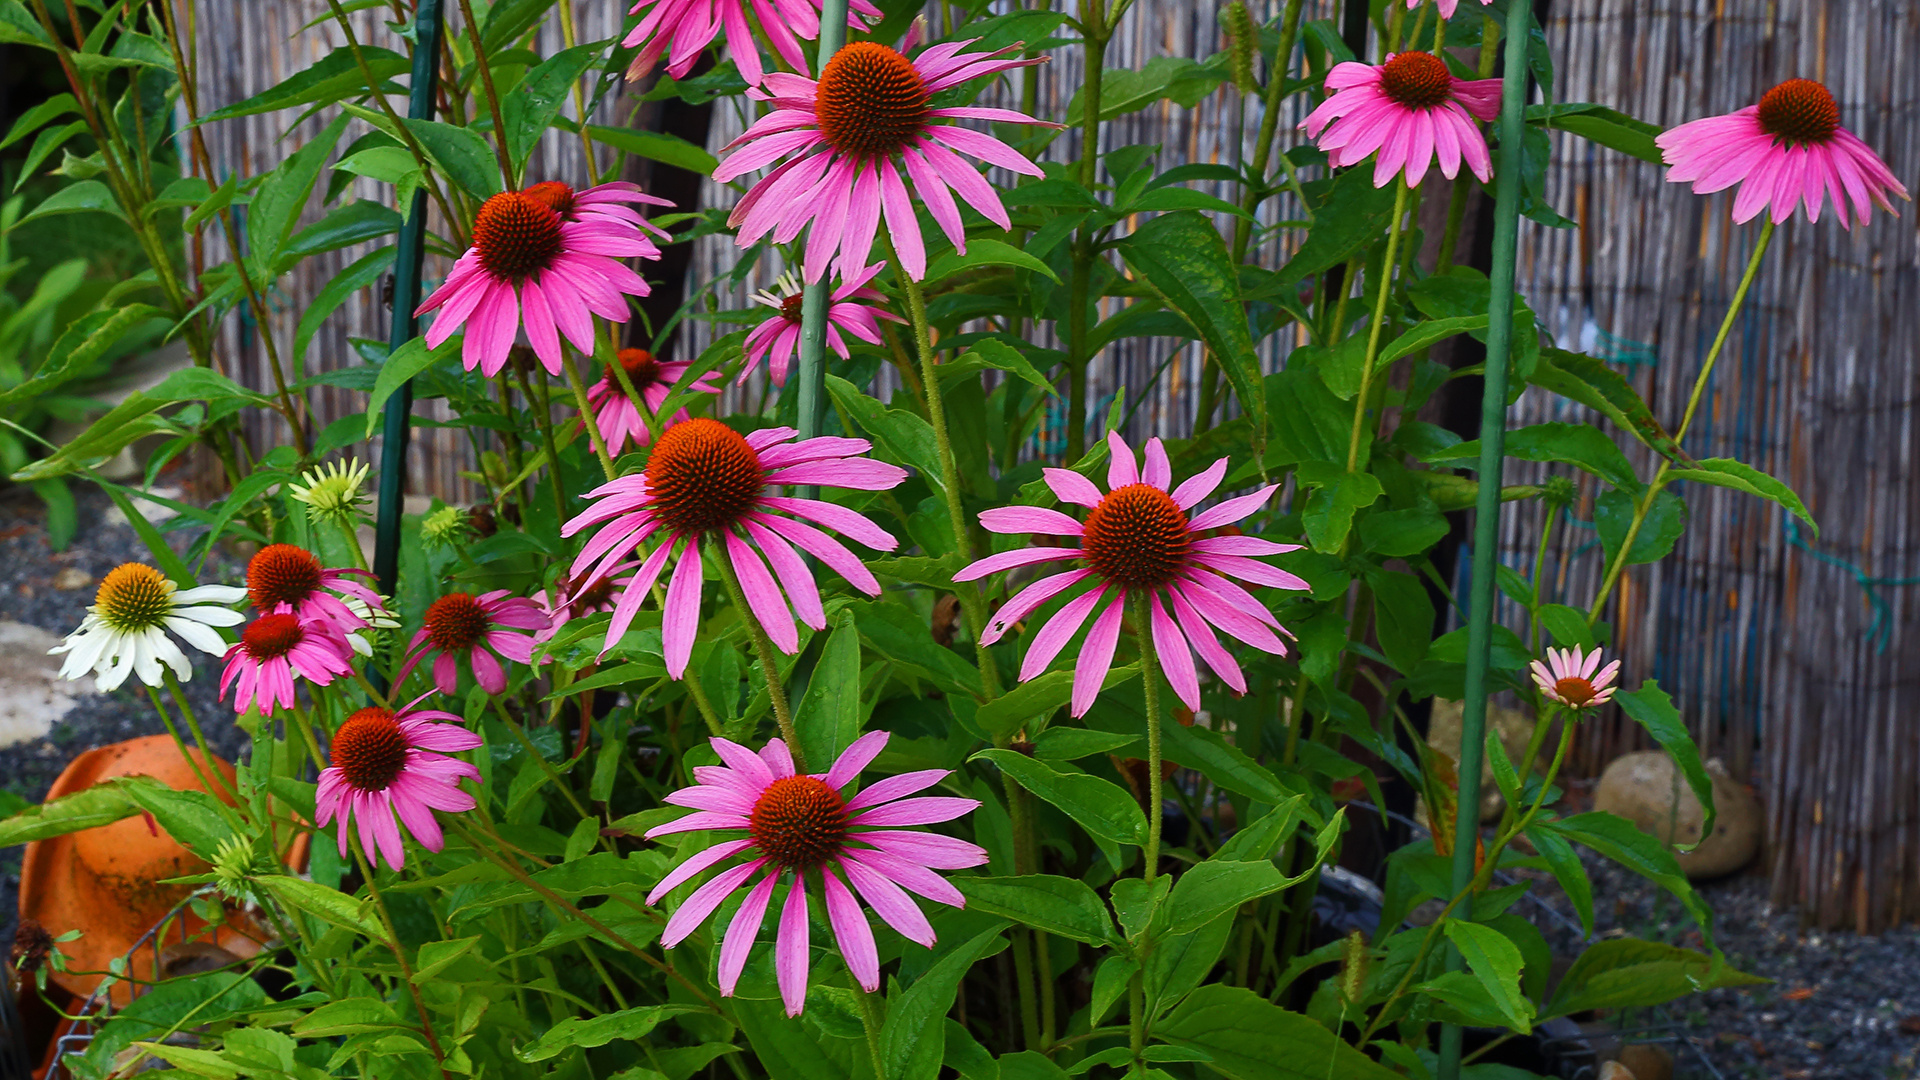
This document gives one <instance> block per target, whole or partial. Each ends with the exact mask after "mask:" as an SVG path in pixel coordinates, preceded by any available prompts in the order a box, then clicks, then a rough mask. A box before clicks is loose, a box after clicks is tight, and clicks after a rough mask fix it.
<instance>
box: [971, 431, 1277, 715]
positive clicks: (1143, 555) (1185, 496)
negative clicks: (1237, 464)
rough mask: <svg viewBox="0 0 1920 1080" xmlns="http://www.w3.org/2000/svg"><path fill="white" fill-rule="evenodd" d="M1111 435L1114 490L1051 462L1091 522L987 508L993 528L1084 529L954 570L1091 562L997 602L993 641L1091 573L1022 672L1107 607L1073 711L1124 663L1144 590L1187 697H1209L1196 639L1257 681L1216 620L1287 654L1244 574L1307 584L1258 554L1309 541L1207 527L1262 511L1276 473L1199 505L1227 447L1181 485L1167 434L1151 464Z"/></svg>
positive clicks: (1051, 483) (1152, 442)
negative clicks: (1244, 490) (1059, 541)
mask: <svg viewBox="0 0 1920 1080" xmlns="http://www.w3.org/2000/svg"><path fill="white" fill-rule="evenodd" d="M1107 446H1108V447H1109V449H1110V450H1111V451H1112V454H1113V458H1112V462H1111V464H1110V465H1109V466H1108V468H1107V488H1108V490H1107V493H1106V494H1104V495H1103V494H1101V493H1100V489H1099V488H1097V487H1095V486H1094V483H1093V481H1091V480H1089V479H1087V478H1086V477H1084V476H1081V475H1080V474H1079V473H1077V472H1073V471H1072V470H1070V469H1047V470H1046V473H1045V475H1046V480H1047V486H1048V487H1050V488H1052V489H1053V493H1054V494H1055V495H1057V496H1059V498H1060V499H1061V500H1062V501H1063V502H1068V503H1072V504H1074V505H1076V506H1083V507H1086V508H1087V510H1088V511H1089V512H1088V514H1087V520H1086V522H1085V523H1084V524H1082V523H1081V522H1079V521H1076V520H1074V519H1073V518H1071V517H1069V516H1067V515H1066V514H1064V513H1061V512H1060V511H1058V510H1050V509H1047V508H1045V507H1039V506H1002V507H999V508H997V509H993V510H987V511H984V512H982V513H981V515H980V524H982V525H984V526H986V527H987V530H988V531H989V532H996V533H1039V534H1042V535H1048V536H1059V537H1073V538H1075V539H1077V540H1078V541H1079V543H1078V545H1077V546H1073V547H1028V548H1020V549H1017V550H1014V551H1007V552H1002V553H1001V554H998V555H989V556H987V557H986V558H984V559H981V560H979V561H977V562H975V563H974V564H973V565H971V566H968V567H966V568H965V569H963V570H961V571H960V572H959V573H957V574H955V575H953V580H955V581H973V580H976V579H978V578H982V577H985V576H987V575H988V574H991V573H995V572H997V571H1001V570H1011V569H1013V568H1014V567H1018V566H1030V565H1033V564H1036V563H1049V562H1067V561H1070V560H1076V559H1078V560H1084V561H1085V562H1086V566H1085V567H1084V568H1082V569H1077V570H1069V571H1067V572H1066V573H1064V574H1055V575H1053V576H1052V577H1048V578H1043V579H1041V580H1039V581H1036V582H1034V583H1033V584H1031V585H1029V586H1027V587H1026V588H1025V589H1022V590H1021V591H1020V592H1019V593H1018V594H1016V595H1015V596H1014V597H1013V598H1012V599H1010V600H1008V601H1007V602H1006V603H1005V604H1004V605H1002V606H1001V608H1000V610H998V611H996V612H994V614H993V618H992V619H991V620H989V621H988V623H987V628H986V630H985V631H984V632H983V633H982V634H981V635H980V641H981V643H982V644H985V645H991V644H993V643H994V642H996V641H998V640H1000V638H1001V637H1002V636H1004V635H1005V634H1006V632H1007V631H1008V630H1009V629H1011V628H1012V627H1013V626H1014V624H1016V623H1018V622H1019V621H1020V620H1021V619H1022V618H1024V617H1025V616H1026V615H1027V614H1028V613H1029V612H1032V611H1033V610H1035V609H1036V608H1038V607H1039V606H1040V605H1042V604H1044V603H1046V602H1047V601H1048V600H1051V599H1053V598H1054V597H1056V596H1059V595H1060V594H1062V593H1064V592H1066V591H1067V590H1069V589H1071V588H1073V587H1074V586H1076V585H1078V584H1080V583H1082V582H1086V581H1091V582H1092V583H1093V585H1094V587H1093V588H1091V589H1089V590H1087V591H1086V592H1085V593H1082V594H1081V595H1080V596H1078V597H1075V598H1074V599H1073V600H1071V601H1069V602H1068V603H1067V604H1066V606H1065V607H1062V608H1061V609H1060V610H1059V611H1058V612H1057V613H1056V614H1055V615H1054V616H1053V617H1052V618H1050V619H1048V620H1047V622H1046V624H1045V625H1044V626H1042V627H1041V628H1040V629H1039V631H1038V632H1037V633H1035V634H1034V635H1033V636H1032V637H1031V639H1030V640H1029V642H1028V644H1027V655H1026V659H1025V660H1024V661H1023V662H1022V663H1021V665H1020V681H1022V682H1025V681H1027V680H1028V679H1032V678H1035V677H1037V676H1038V675H1040V674H1041V673H1042V672H1044V671H1046V670H1047V666H1048V665H1049V664H1051V663H1053V659H1054V657H1056V656H1058V655H1059V654H1060V650H1061V649H1063V648H1065V647H1066V644H1067V642H1068V641H1069V640H1070V639H1071V638H1072V637H1073V635H1074V634H1075V632H1077V631H1078V630H1079V629H1080V627H1081V625H1082V624H1084V623H1085V622H1086V621H1087V617H1088V616H1089V615H1093V614H1094V612H1095V609H1098V610H1099V614H1098V615H1097V616H1095V618H1094V621H1093V629H1092V630H1090V631H1088V633H1087V639H1086V642H1085V644H1083V645H1082V646H1081V647H1080V655H1079V658H1078V660H1077V661H1076V663H1075V665H1074V675H1073V715H1075V716H1083V715H1085V714H1086V711H1087V710H1088V709H1089V708H1090V707H1092V705H1093V701H1094V698H1095V697H1097V696H1098V695H1099V693H1100V684H1101V683H1102V682H1104V681H1105V680H1106V677H1107V672H1108V671H1109V670H1110V669H1111V668H1112V666H1113V652H1114V648H1115V646H1116V645H1117V644H1118V643H1119V640H1120V624H1121V620H1122V619H1123V618H1124V616H1125V612H1126V602H1127V600H1128V598H1130V597H1134V596H1140V597H1144V598H1145V599H1146V602H1147V606H1148V611H1149V619H1148V622H1149V624H1150V625H1151V628H1152V634H1153V646H1154V650H1155V651H1156V652H1157V653H1158V654H1159V659H1160V666H1161V668H1162V670H1163V671H1164V672H1165V673H1166V676H1167V682H1168V683H1170V684H1171V685H1172V686H1173V691H1174V693H1175V694H1176V695H1178V696H1179V698H1180V700H1181V702H1182V703H1184V704H1185V705H1186V706H1187V708H1189V709H1198V708H1199V707H1200V680H1199V674H1198V672H1197V671H1196V669H1195V667H1194V663H1193V652H1195V651H1197V652H1198V653H1199V654H1200V657H1201V659H1203V660H1205V661H1206V662H1207V666H1208V667H1210V668H1212V669H1213V672H1214V674H1215V675H1218V676H1219V677H1220V680H1221V681H1222V682H1224V683H1226V684H1227V685H1228V686H1230V687H1232V688H1233V689H1234V690H1235V691H1237V692H1241V693H1245V692H1246V689H1247V682H1246V678H1245V676H1244V675H1242V674H1241V671H1240V665H1239V664H1238V663H1237V662H1236V661H1235V660H1234V659H1233V656H1232V654H1230V653H1228V652H1227V650H1226V649H1224V648H1222V647H1221V645H1220V641H1219V639H1218V638H1216V637H1215V636H1214V633H1213V628H1214V627H1219V628H1220V629H1221V630H1224V631H1226V632H1227V634H1229V635H1230V636H1232V637H1234V638H1236V639H1238V640H1240V641H1243V642H1245V643H1247V644H1248V645H1251V646H1253V647H1254V648H1256V649H1264V650H1265V651H1267V652H1270V653H1277V654H1279V655H1282V656H1284V655H1286V652H1287V646H1286V643H1285V642H1283V641H1281V640H1280V637H1279V635H1278V634H1276V633H1275V631H1280V632H1282V633H1284V632H1286V631H1285V628H1284V627H1282V626H1281V625H1280V623H1279V621H1278V620H1276V619H1275V618H1274V617H1273V615H1272V613H1271V612H1269V611H1268V610H1267V607H1266V605H1265V604H1262V603H1261V602H1260V601H1259V600H1257V599H1255V598H1254V597H1253V595H1252V594H1251V593H1249V592H1247V590H1246V589H1244V588H1242V587H1241V586H1240V585H1239V584H1238V583H1236V582H1235V581H1233V580H1232V579H1234V578H1239V579H1240V580H1242V581H1249V582H1252V583H1253V584H1256V585H1268V586H1272V587H1273V588H1276V589H1296V590H1304V589H1306V588H1308V585H1307V583H1306V582H1305V581H1303V580H1302V579H1300V578H1298V577H1296V576H1294V575H1293V574H1290V573H1287V572H1286V571H1285V570H1279V569H1276V568H1274V567H1272V566H1268V565H1267V564H1266V563H1263V562H1259V561H1257V560H1256V558H1255V556H1262V555H1280V554H1284V553H1286V552H1289V551H1298V550H1299V549H1300V545H1298V544H1276V543H1273V542H1272V541H1270V540H1261V539H1259V538H1258V537H1253V536H1213V537H1209V536H1207V535H1206V532H1207V530H1209V529H1218V528H1220V527H1221V526H1223V525H1230V524H1232V523H1234V522H1236V521H1239V520H1241V519H1243V518H1245V517H1247V516H1248V515H1250V514H1253V513H1255V512H1257V511H1258V510H1259V509H1260V508H1261V507H1263V506H1265V505H1266V504H1267V500H1268V499H1270V498H1272V497H1273V493H1274V492H1275V491H1277V490H1279V489H1278V488H1277V487H1275V486H1273V485H1268V486H1266V487H1263V488H1261V489H1260V490H1258V491H1255V492H1253V493H1251V494H1248V495H1241V496H1238V497H1237V498H1232V499H1228V500H1226V501H1224V502H1222V503H1220V504H1219V505H1217V506H1215V507H1213V508H1211V509H1209V510H1205V511H1202V512H1201V513H1199V514H1197V515H1194V516H1192V517H1189V516H1188V514H1189V512H1190V511H1191V510H1192V509H1193V508H1194V507H1195V506H1197V505H1198V504H1199V503H1200V501H1201V500H1203V499H1205V498H1206V497H1207V496H1209V495H1211V494H1213V492H1214V489H1216V488H1218V487H1219V486H1220V481H1221V480H1222V479H1223V478H1225V476H1226V475H1227V459H1226V458H1221V459H1220V460H1219V461H1216V462H1214V463H1213V466H1212V467H1211V468H1209V469H1208V470H1207V471H1206V472H1204V473H1201V474H1200V475H1198V476H1195V477H1192V478H1190V479H1188V480H1187V481H1186V482H1185V483H1182V484H1181V485H1180V486H1179V487H1177V488H1174V489H1173V490H1172V491H1171V492H1169V491H1168V490H1167V489H1168V487H1169V486H1170V485H1171V484H1172V483H1173V468H1172V466H1171V464H1170V463H1169V462H1168V460H1167V451H1166V448H1165V447H1164V446H1162V445H1161V443H1160V440H1159V439H1149V440H1147V455H1146V467H1145V468H1144V469H1143V468H1141V467H1140V466H1139V464H1138V462H1137V459H1136V458H1135V457H1134V452H1133V448H1132V447H1130V446H1128V445H1127V444H1126V441H1125V440H1124V439H1122V438H1121V437H1120V435H1119V433H1118V432H1114V433H1111V434H1109V435H1108V436H1107Z"/></svg>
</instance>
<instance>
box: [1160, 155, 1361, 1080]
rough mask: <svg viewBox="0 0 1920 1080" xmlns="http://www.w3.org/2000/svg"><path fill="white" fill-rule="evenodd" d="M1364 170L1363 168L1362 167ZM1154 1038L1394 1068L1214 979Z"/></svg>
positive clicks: (1235, 1069)
mask: <svg viewBox="0 0 1920 1080" xmlns="http://www.w3.org/2000/svg"><path fill="white" fill-rule="evenodd" d="M1360 171H1364V170H1360ZM1153 1035H1154V1037H1155V1038H1157V1039H1160V1040H1163V1041H1165V1042H1169V1043H1172V1044H1173V1045H1175V1046H1180V1047H1184V1048H1186V1049H1189V1050H1199V1051H1201V1052H1203V1053H1205V1054H1206V1055H1207V1056H1208V1057H1209V1058H1210V1059H1211V1060H1209V1061H1207V1063H1206V1064H1207V1067H1208V1068H1210V1069H1212V1070H1213V1071H1215V1072H1217V1073H1219V1074H1220V1075H1222V1076H1225V1077H1228V1078H1229V1080H1326V1078H1327V1077H1328V1076H1337V1077H1339V1078H1340V1080H1392V1078H1394V1077H1396V1076H1397V1074H1396V1073H1394V1072H1393V1071H1392V1070H1390V1069H1388V1068H1387V1067H1386V1066H1384V1065H1381V1064H1380V1063H1379V1062H1376V1061H1374V1060H1373V1059H1372V1058H1369V1057H1368V1056H1367V1055H1365V1054H1363V1053H1361V1052H1360V1051H1358V1050H1355V1049H1354V1048H1353V1047H1351V1046H1349V1045H1347V1043H1346V1041H1345V1040H1343V1039H1341V1038H1340V1037H1338V1036H1336V1035H1335V1034H1334V1033H1333V1032H1331V1031H1328V1030H1327V1029H1326V1028H1324V1027H1321V1026H1320V1024H1319V1023H1318V1022H1316V1021H1314V1020H1312V1019H1309V1018H1308V1017H1305V1016H1302V1015H1300V1014H1299V1013H1296V1012H1288V1011H1287V1010H1285V1009H1282V1008H1281V1007H1280V1006H1278V1005H1275V1004H1273V1003H1272V1002H1270V1001H1268V1000H1267V999H1266V998H1263V997H1261V996H1260V995H1258V994H1255V993H1254V992H1252V991H1251V990H1248V989H1246V988H1245V987H1239V986H1227V985H1224V984H1221V983H1214V984H1211V985H1208V986H1203V987H1201V988H1200V989H1198V990H1195V991H1194V992H1193V993H1191V994H1189V995H1187V999H1186V1000H1185V1001H1182V1002H1181V1003H1180V1006H1179V1008H1176V1009H1175V1010H1174V1011H1173V1013H1172V1015H1170V1016H1168V1017H1167V1018H1166V1019H1165V1020H1163V1021H1161V1022H1160V1023H1158V1024H1155V1025H1154V1028H1153Z"/></svg>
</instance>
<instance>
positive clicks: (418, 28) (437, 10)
mask: <svg viewBox="0 0 1920 1080" xmlns="http://www.w3.org/2000/svg"><path fill="white" fill-rule="evenodd" d="M444 21H445V20H444V18H443V14H442V9H441V0H420V3H419V6H418V7H417V8H415V9H414V20H413V29H414V45H413V92H412V94H411V95H409V97H408V99H407V115H408V116H410V117H414V118H417V119H421V120H431V119H433V90H434V82H435V80H436V79H437V78H438V77H439V72H440V38H441V31H442V28H443V24H444ZM426 231H427V193H426V191H425V190H424V189H422V190H417V191H415V192H414V193H413V207H412V209H411V210H410V211H409V213H408V214H407V223H406V224H405V225H403V226H401V227H400V250H399V251H398V252H397V253H396V254H395V256H394V260H393V329H392V331H391V332H390V333H389V334H388V336H387V352H388V353H389V354H391V353H392V352H393V351H394V350H395V349H398V348H399V347H400V346H402V345H404V344H406V343H407V342H408V341H409V340H410V339H412V338H413V336H414V335H416V334H418V333H419V332H420V324H419V320H417V319H415V318H414V317H413V309H414V308H415V307H418V306H419V304H420V260H421V255H422V253H423V252H424V250H425V240H426ZM412 413H413V383H412V381H411V380H409V381H407V382H405V383H402V384H401V385H400V389H399V390H397V391H395V392H394V395H393V396H392V397H390V398H388V399H387V411H386V415H385V416H384V417H383V418H382V419H383V420H384V423H383V424H382V425H381V428H380V432H381V439H380V495H379V501H378V503H377V509H378V517H377V518H376V519H375V522H376V523H375V526H374V542H373V573H374V576H375V577H377V578H379V579H380V591H381V592H382V593H384V594H386V595H388V596H392V595H393V590H394V580H395V579H396V578H397V577H398V576H399V571H400V514H401V495H402V491H401V489H402V487H404V486H405V483H406V476H407V441H408V439H409V437H410V436H411V434H412V430H413V429H412V420H411V417H412Z"/></svg>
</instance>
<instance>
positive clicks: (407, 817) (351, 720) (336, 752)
mask: <svg viewBox="0 0 1920 1080" xmlns="http://www.w3.org/2000/svg"><path fill="white" fill-rule="evenodd" d="M424 697H425V695H422V696H421V697H420V698H415V699H414V701H413V704H411V705H408V706H407V707H406V708H404V709H402V710H400V712H399V713H397V714H396V713H394V712H393V711H392V710H389V709H382V708H377V707H375V708H366V709H361V710H360V711H359V712H356V713H354V714H353V715H352V716H349V717H347V719H346V722H345V723H343V724H341V725H340V730H338V731H336V732H334V733H333V740H332V744H331V745H330V746H329V747H328V748H327V767H326V768H325V769H322V770H320V786H319V789H318V791H317V792H316V793H315V797H314V809H315V814H314V817H315V819H316V821H317V823H318V824H319V825H320V826H321V827H323V828H324V827H325V826H326V824H327V822H329V821H332V820H333V819H334V818H336V817H337V818H339V819H340V827H339V834H340V854H341V855H345V854H346V853H347V829H348V828H349V827H351V825H352V823H353V819H355V818H358V819H359V824H360V849H361V850H362V851H364V852H366V853H367V858H368V859H370V860H372V861H373V862H374V863H375V865H378V864H379V862H380V861H381V859H382V858H383V857H384V859H385V861H386V864H387V865H388V866H390V867H392V868H393V869H395V870H398V869H400V867H401V864H402V863H404V862H405V861H406V847H405V845H404V844H403V843H402V842H401V837H400V828H399V825H397V824H395V822H394V817H395V815H398V816H399V819H400V823H401V824H404V825H406V827H407V831H408V832H410V833H412V834H413V838H414V839H415V840H418V841H419V842H420V846H421V847H424V848H426V849H427V850H428V851H439V850H440V849H441V848H442V847H444V846H446V841H445V840H444V839H443V838H442V836H441V834H440V823H439V822H438V821H436V820H434V816H433V812H434V811H435V810H445V811H448V812H451V813H461V812H464V811H467V810H471V809H473V807H474V799H473V796H472V795H470V794H468V793H467V792H466V791H464V790H462V789H461V787H460V781H461V779H462V778H465V779H468V780H472V781H473V782H475V783H479V782H480V770H478V769H476V768H474V767H473V766H472V765H471V764H469V763H467V762H465V761H461V760H459V759H458V758H451V757H447V756H446V755H448V754H457V753H459V752H461V751H463V750H471V749H473V748H474V747H476V746H479V745H480V736H479V735H476V734H475V733H473V732H471V731H468V730H467V729H465V728H463V727H461V726H460V718H459V717H457V716H455V715H453V714H452V713H449V712H440V711H438V710H435V709H415V708H414V707H413V706H414V705H418V704H420V701H421V700H422V699H423V698H424Z"/></svg>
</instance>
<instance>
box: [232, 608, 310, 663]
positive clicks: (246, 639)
mask: <svg viewBox="0 0 1920 1080" xmlns="http://www.w3.org/2000/svg"><path fill="white" fill-rule="evenodd" d="M305 636H306V634H305V632H304V631H302V630H301V629H300V620H299V618H297V617H296V616H293V615H262V616H260V617H259V618H257V619H255V620H253V621H252V622H251V623H248V624H247V628H246V630H245V631H243V632H242V633H241V634H240V644H241V645H243V646H245V647H246V650H247V655H248V656H250V657H252V658H254V659H255V660H274V659H278V658H279V657H282V656H285V655H287V654H288V653H290V652H292V651H293V647H294V646H295V645H298V644H300V639H301V638H304V637H305Z"/></svg>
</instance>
